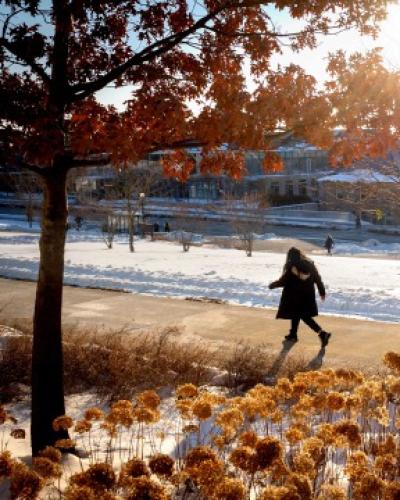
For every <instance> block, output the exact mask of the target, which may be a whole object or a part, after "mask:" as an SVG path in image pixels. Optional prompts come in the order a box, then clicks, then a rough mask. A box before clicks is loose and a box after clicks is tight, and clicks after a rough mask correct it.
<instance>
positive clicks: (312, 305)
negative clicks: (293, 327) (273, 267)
mask: <svg viewBox="0 0 400 500" xmlns="http://www.w3.org/2000/svg"><path fill="white" fill-rule="evenodd" d="M315 285H317V288H318V292H319V294H320V296H321V297H324V296H325V287H324V284H323V283H322V280H321V276H320V275H319V273H318V271H317V268H316V267H315V265H314V263H313V262H312V261H311V260H308V259H307V260H301V261H299V262H298V263H297V264H296V265H292V266H290V267H289V269H287V270H286V271H285V272H284V273H283V275H282V276H281V277H280V278H279V280H277V281H274V282H273V283H271V284H270V285H269V288H279V287H283V291H282V296H281V301H280V303H279V309H278V313H277V315H276V317H277V318H280V319H292V318H302V317H303V318H312V317H313V316H318V307H317V302H316V300H315Z"/></svg>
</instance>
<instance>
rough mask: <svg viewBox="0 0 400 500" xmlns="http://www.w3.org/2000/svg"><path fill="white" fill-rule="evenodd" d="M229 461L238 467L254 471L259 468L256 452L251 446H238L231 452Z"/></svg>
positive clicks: (250, 471) (246, 470)
mask: <svg viewBox="0 0 400 500" xmlns="http://www.w3.org/2000/svg"><path fill="white" fill-rule="evenodd" d="M229 461H230V462H231V464H232V465H234V466H235V467H237V468H238V469H240V470H242V471H245V472H248V473H252V472H255V471H256V470H257V461H256V454H255V451H254V449H253V448H250V447H249V446H238V447H237V448H235V449H234V450H233V451H232V453H231V454H230V457H229Z"/></svg>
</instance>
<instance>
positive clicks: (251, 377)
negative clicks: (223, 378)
mask: <svg viewBox="0 0 400 500" xmlns="http://www.w3.org/2000/svg"><path fill="white" fill-rule="evenodd" d="M272 359H273V356H272V355H271V353H268V352H267V350H266V348H265V347H263V346H252V345H249V344H246V343H238V344H237V345H236V346H235V347H234V348H233V349H232V350H231V351H228V353H227V354H226V356H225V358H224V359H222V360H221V367H222V368H224V369H225V370H226V371H227V374H228V377H227V380H228V386H229V387H239V386H245V387H249V386H253V385H256V384H257V383H259V382H264V380H265V375H266V373H268V370H269V369H270V367H271V365H272V363H273V361H272Z"/></svg>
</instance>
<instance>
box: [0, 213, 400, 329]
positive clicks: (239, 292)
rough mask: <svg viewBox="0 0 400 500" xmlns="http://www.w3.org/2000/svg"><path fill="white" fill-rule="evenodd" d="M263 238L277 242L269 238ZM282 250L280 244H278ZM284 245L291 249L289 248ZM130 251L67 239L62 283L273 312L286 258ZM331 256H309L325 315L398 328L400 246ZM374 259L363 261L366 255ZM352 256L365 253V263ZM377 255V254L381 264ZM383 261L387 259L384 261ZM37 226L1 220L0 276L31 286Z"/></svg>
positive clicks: (167, 246)
mask: <svg viewBox="0 0 400 500" xmlns="http://www.w3.org/2000/svg"><path fill="white" fill-rule="evenodd" d="M266 238H270V239H276V237H275V236H274V235H272V234H270V235H267V236H266ZM282 243H283V246H284V241H282ZM288 246H289V242H288ZM135 249H136V251H135V253H133V254H131V253H129V251H128V246H127V244H126V241H124V239H123V238H121V239H118V238H117V240H116V242H115V243H114V248H113V249H112V250H108V249H107V248H106V246H105V244H104V243H103V241H102V238H101V235H100V234H99V233H95V232H87V231H84V232H82V231H81V232H77V231H70V232H69V233H68V242H67V246H66V255H65V283H67V284H74V285H80V286H96V287H104V288H111V289H120V290H126V291H130V292H135V293H145V294H151V295H159V296H172V297H209V298H217V299H223V300H226V301H228V302H230V303H234V304H241V305H247V306H257V307H276V306H277V305H278V302H279V297H280V290H269V289H268V283H269V282H271V281H272V280H275V279H277V278H278V277H279V275H280V273H281V270H282V266H283V263H284V254H282V253H272V252H255V253H254V254H253V257H251V258H248V257H246V255H245V253H244V252H242V251H239V250H233V249H222V248H215V247H213V246H210V245H203V246H200V247H192V248H191V249H190V251H189V252H187V253H184V252H183V251H182V248H181V246H180V245H179V244H176V243H173V242H166V241H154V242H151V241H145V240H138V241H136V242H135ZM335 252H336V255H333V256H331V257H329V256H326V255H312V258H313V259H314V261H315V262H316V264H317V266H318V268H319V270H320V273H321V275H322V277H323V280H324V282H325V284H326V285H327V300H326V301H325V303H323V304H320V311H321V312H322V313H325V314H337V315H342V316H361V317H364V318H370V319H373V320H383V321H394V322H400V259H395V258H393V256H396V255H399V256H400V244H381V243H379V241H377V240H369V241H367V242H365V243H363V244H361V245H355V244H338V245H337V247H336V248H335ZM370 253H372V254H375V255H374V257H373V258H368V254H370ZM353 254H363V258H359V257H357V256H354V255H353ZM376 254H381V256H380V257H379V258H377V257H376ZM384 254H390V258H385V255H384ZM38 259H39V247H38V227H37V226H34V227H33V228H32V229H31V230H28V231H26V223H21V222H19V221H18V222H16V221H15V220H10V221H7V220H4V219H2V220H1V221H0V275H2V276H7V277H10V278H22V279H35V278H36V275H37V270H38Z"/></svg>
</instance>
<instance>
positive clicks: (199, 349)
mask: <svg viewBox="0 0 400 500" xmlns="http://www.w3.org/2000/svg"><path fill="white" fill-rule="evenodd" d="M178 334H179V331H178V330H177V329H176V328H166V329H164V330H161V331H159V332H147V333H140V334H138V335H132V334H129V335H128V334H127V332H126V331H125V330H119V331H108V332H100V331H98V330H96V329H94V330H93V329H82V328H79V329H78V328H70V329H67V330H66V331H65V332H64V379H65V390H66V392H67V393H75V392H80V391H85V390H93V391H96V392H97V393H98V394H100V395H101V396H102V397H104V398H110V399H118V398H130V397H132V395H133V394H135V392H137V390H138V389H143V388H147V387H159V386H161V385H176V384H180V383H186V382H192V383H195V384H202V383H205V382H207V381H208V379H209V377H210V370H209V368H208V366H209V363H210V360H211V353H210V350H209V349H208V348H206V347H204V346H201V345H193V343H191V344H185V343H182V342H181V341H180V340H179V338H178ZM31 349H32V343H31V336H30V335H29V334H26V335H23V336H21V337H15V338H10V339H8V341H7V343H6V344H5V347H4V349H3V351H2V356H1V358H0V392H1V394H2V397H4V398H5V397H6V394H11V396H14V395H15V391H16V390H17V387H16V386H17V384H26V385H29V384H30V374H29V370H30V365H31ZM7 399H9V398H7Z"/></svg>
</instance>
